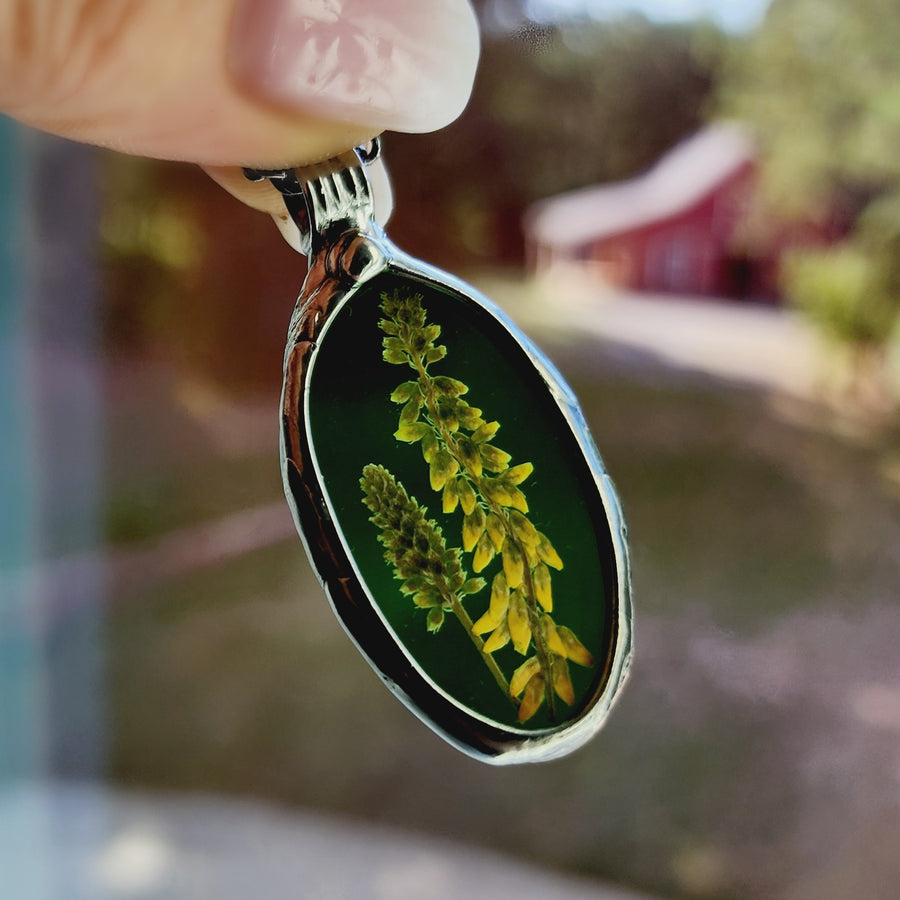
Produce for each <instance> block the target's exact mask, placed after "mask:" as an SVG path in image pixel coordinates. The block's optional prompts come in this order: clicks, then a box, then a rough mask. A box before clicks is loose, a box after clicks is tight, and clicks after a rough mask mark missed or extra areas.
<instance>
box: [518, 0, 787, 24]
mask: <svg viewBox="0 0 900 900" xmlns="http://www.w3.org/2000/svg"><path fill="white" fill-rule="evenodd" d="M768 5H769V0H529V11H530V13H531V14H532V15H533V16H534V17H535V18H537V19H552V18H556V17H558V16H560V15H566V14H575V15H578V14H581V15H585V14H587V15H591V16H596V17H597V18H601V19H602V18H606V17H609V16H616V15H621V14H622V13H625V12H640V13H643V14H644V15H645V16H647V18H648V19H653V20H655V21H658V22H681V21H687V20H691V19H701V18H706V19H710V20H712V21H713V22H716V23H717V24H719V25H721V26H722V27H723V28H726V29H728V30H729V31H745V30H747V29H750V28H753V27H754V26H755V25H757V24H758V23H759V21H760V20H761V19H762V16H763V14H764V13H765V10H766V7H767V6H768Z"/></svg>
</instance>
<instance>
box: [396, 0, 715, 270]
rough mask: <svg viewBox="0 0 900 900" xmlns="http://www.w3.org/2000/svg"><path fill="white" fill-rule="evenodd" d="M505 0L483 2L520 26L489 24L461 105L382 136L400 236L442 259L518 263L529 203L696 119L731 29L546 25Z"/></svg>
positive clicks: (619, 165)
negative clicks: (446, 123) (440, 121)
mask: <svg viewBox="0 0 900 900" xmlns="http://www.w3.org/2000/svg"><path fill="white" fill-rule="evenodd" d="M504 4H505V5H504ZM504 4H500V5H501V6H502V7H503V9H504V10H505V12H504V14H503V16H500V15H499V13H497V12H496V10H497V8H498V7H497V4H496V3H491V4H486V5H485V4H482V5H483V6H485V10H484V15H486V16H487V15H488V14H490V11H491V9H494V13H493V15H494V16H495V19H496V18H503V20H504V21H506V22H508V23H510V24H511V26H513V30H512V31H508V32H503V31H499V30H498V29H497V28H496V27H493V28H488V29H487V30H486V32H485V37H484V43H483V51H482V59H481V64H480V66H479V74H478V78H477V81H476V84H475V90H474V93H473V96H472V100H471V102H470V104H469V107H468V109H467V110H466V113H465V114H464V115H463V116H462V117H461V118H460V119H459V120H458V121H457V122H456V123H454V124H453V125H452V126H450V127H449V128H446V129H444V130H442V131H440V132H438V133H437V134H435V135H414V136H410V137H407V136H403V135H390V136H389V138H388V141H387V144H386V148H387V158H388V160H389V164H390V167H391V169H392V170H394V171H395V172H397V173H400V172H402V178H401V177H399V176H398V177H397V178H396V179H395V187H396V189H397V201H398V202H397V204H396V208H397V216H396V218H395V221H394V224H393V230H394V234H395V236H396V238H397V240H398V242H400V243H402V245H403V246H404V247H408V248H409V249H410V250H412V251H414V252H417V253H419V254H420V255H423V256H425V257H427V258H430V259H435V260H436V261H439V262H441V263H443V264H445V265H451V266H453V265H459V264H461V263H462V264H465V263H466V262H476V261H478V262H482V263H483V262H485V261H488V260H490V261H496V260H498V259H500V260H505V261H508V262H518V261H521V259H522V252H523V245H522V236H521V232H520V230H519V225H520V219H521V216H522V213H523V211H524V209H525V208H526V207H527V206H528V204H530V203H532V202H533V201H534V200H536V199H538V198H540V197H545V196H548V195H550V194H554V193H558V192H561V191H565V190H570V189H573V188H577V187H583V186H586V185H589V184H592V183H596V182H600V181H608V180H613V179H619V178H625V177H629V176H632V175H634V174H636V173H637V172H639V171H640V170H641V169H643V168H645V167H647V166H649V165H650V164H651V163H653V162H654V161H655V160H656V159H657V158H658V157H659V156H660V155H661V154H662V153H663V152H664V151H665V150H667V149H669V148H670V147H671V146H672V145H673V144H674V143H676V142H677V141H678V140H679V139H681V138H682V137H684V136H686V135H687V134H689V133H690V132H692V131H694V130H696V129H697V128H699V127H700V126H701V125H702V124H703V116H704V107H705V105H706V102H707V100H708V99H709V98H710V96H711V90H712V80H713V73H714V70H715V65H714V63H715V62H716V61H717V60H716V57H715V54H714V53H713V54H710V53H708V52H704V53H701V52H698V47H702V48H703V49H704V50H708V49H709V48H710V47H713V48H718V47H719V46H720V45H721V43H722V42H723V40H724V38H723V37H722V35H721V34H720V33H718V32H716V31H714V30H713V29H711V28H710V27H708V26H698V27H694V26H660V25H654V24H652V23H650V22H648V21H647V20H646V19H644V18H642V17H640V16H629V17H625V18H622V19H620V20H617V21H613V22H602V23H601V22H596V21H592V20H580V21H572V22H561V23H559V24H557V25H552V26H551V25H541V24H537V23H533V22H529V21H528V20H527V18H525V17H524V16H523V15H521V13H519V15H518V18H517V17H516V9H517V4H516V2H515V0H504ZM517 23H518V24H517ZM423 197H427V198H428V202H427V204H424V205H423V204H422V203H421V198H423Z"/></svg>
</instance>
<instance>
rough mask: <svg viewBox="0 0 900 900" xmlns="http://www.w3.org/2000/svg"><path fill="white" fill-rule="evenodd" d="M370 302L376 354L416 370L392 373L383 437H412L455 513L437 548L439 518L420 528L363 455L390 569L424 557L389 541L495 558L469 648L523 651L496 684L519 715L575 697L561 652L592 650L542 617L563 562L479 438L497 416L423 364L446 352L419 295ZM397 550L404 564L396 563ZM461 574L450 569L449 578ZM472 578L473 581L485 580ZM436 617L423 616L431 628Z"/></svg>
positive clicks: (566, 655)
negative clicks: (377, 336)
mask: <svg viewBox="0 0 900 900" xmlns="http://www.w3.org/2000/svg"><path fill="white" fill-rule="evenodd" d="M381 308H382V311H383V313H384V318H383V319H381V320H380V322H379V326H380V328H381V330H382V331H383V332H384V335H385V337H384V339H383V347H384V351H383V356H384V360H385V362H388V363H391V364H392V365H406V366H408V367H409V368H410V369H412V370H413V372H414V373H415V375H416V378H415V380H413V381H405V382H403V383H402V384H400V385H399V386H398V387H397V388H396V389H395V390H394V391H393V393H392V394H391V399H392V400H393V402H394V403H396V404H398V405H399V406H401V410H400V416H399V422H398V427H397V430H396V432H395V433H394V436H395V437H396V438H397V440H399V441H403V442H406V443H418V444H419V445H420V447H421V452H422V455H423V457H424V460H425V462H426V463H427V464H428V467H429V479H430V483H431V487H432V489H433V490H435V491H438V492H440V493H441V504H442V510H443V513H444V514H446V515H451V514H454V513H455V512H457V510H458V511H459V512H460V513H461V515H462V523H461V538H462V550H461V551H460V550H458V549H455V550H452V551H448V550H446V549H443V550H440V551H439V550H438V546H440V547H443V538H442V536H441V533H440V529H437V531H436V532H435V528H436V526H435V525H434V523H428V526H429V527H430V528H431V531H430V532H429V534H428V535H426V534H425V533H424V531H423V530H422V529H424V528H425V525H424V524H423V523H424V522H425V519H424V512H415V511H414V510H413V508H412V506H410V501H409V500H408V498H406V496H405V492H403V494H402V496H400V494H399V493H398V491H401V490H402V488H400V486H399V485H397V483H396V482H395V481H394V480H393V478H392V477H391V476H390V475H389V473H387V472H386V471H385V470H380V469H377V467H374V466H368V467H367V468H366V471H365V473H364V477H363V488H364V490H366V491H367V495H366V503H367V504H368V505H369V507H370V509H372V510H373V512H375V515H374V516H373V517H372V521H373V522H374V523H375V524H376V525H379V526H380V527H381V528H382V529H383V531H382V543H385V546H387V547H388V548H389V550H388V554H386V559H388V562H390V563H392V564H393V565H395V568H396V572H397V577H398V578H400V577H402V578H404V579H406V578H413V579H419V578H420V577H425V576H424V575H423V574H422V573H421V572H420V569H424V571H425V573H427V572H429V571H430V570H431V567H432V563H431V562H430V561H429V560H428V559H427V558H426V557H425V556H423V555H422V554H421V553H420V554H419V555H417V556H416V557H415V559H414V560H412V561H410V560H411V558H409V557H407V556H402V555H398V554H399V552H400V549H401V548H404V547H407V546H410V547H415V546H416V545H418V544H421V546H422V547H423V548H424V547H426V546H429V547H431V548H432V550H431V552H432V553H435V554H438V553H443V554H450V556H449V557H447V559H452V560H457V559H458V556H459V554H460V553H471V554H472V569H473V570H474V571H475V572H476V573H480V572H482V571H484V570H485V569H487V567H488V566H489V565H490V564H491V563H492V562H493V561H494V560H495V558H497V557H499V560H500V566H499V568H497V569H496V571H495V572H494V574H493V576H492V578H491V597H490V602H489V606H488V608H487V610H486V611H485V612H484V614H483V615H482V616H481V617H480V618H479V619H478V620H477V621H476V622H475V623H474V624H472V623H470V624H469V631H470V633H471V634H472V636H473V637H478V639H479V641H480V640H481V638H480V635H487V637H486V639H485V640H484V644H483V646H482V647H481V649H482V651H483V654H484V655H490V654H493V653H495V652H496V651H498V650H500V649H502V648H503V647H505V646H506V645H507V644H509V643H512V645H513V647H514V648H515V650H516V651H517V652H518V653H519V654H521V655H522V656H526V657H527V658H526V660H525V662H523V663H522V664H521V665H519V666H518V667H517V668H516V670H515V671H514V672H513V674H512V677H511V680H510V683H509V685H508V693H509V695H510V697H512V698H520V697H521V700H520V701H519V703H518V718H519V721H521V722H524V721H527V720H528V719H530V718H531V717H532V716H533V715H534V714H535V713H536V712H537V710H538V709H539V708H540V707H541V706H542V705H543V704H544V702H545V701H546V703H547V707H548V712H549V713H550V715H551V716H553V715H554V714H555V713H554V710H555V697H559V698H560V699H562V700H563V701H564V702H565V703H567V704H569V705H571V704H573V703H574V702H575V695H574V689H573V687H572V680H571V677H570V674H569V667H568V663H569V661H571V662H574V663H576V664H578V665H581V666H592V665H593V664H594V660H593V657H592V656H591V654H590V653H589V652H588V650H587V649H586V648H585V647H584V645H583V644H582V643H581V642H580V641H579V640H578V638H577V637H576V636H575V635H574V633H573V632H572V631H571V630H570V629H568V628H565V627H558V626H557V625H556V623H555V622H554V621H553V619H552V618H551V616H550V613H551V612H552V610H553V590H552V584H551V575H550V568H554V569H562V568H563V561H562V559H561V558H560V557H559V554H558V553H557V552H556V550H555V549H554V548H553V545H552V544H551V543H550V540H549V539H548V538H547V536H546V535H544V534H542V533H541V532H540V531H538V530H537V528H535V526H534V525H533V523H532V522H531V521H530V520H529V518H528V501H527V499H526V496H525V493H524V492H523V490H522V489H521V485H522V483H523V482H524V481H525V480H526V479H527V478H528V477H529V475H530V474H531V472H532V470H533V466H532V464H531V463H527V462H526V463H519V464H518V465H516V466H512V467H511V466H510V462H511V461H512V456H511V454H509V453H507V452H506V451H505V450H503V449H501V448H500V447H498V446H497V445H495V444H493V443H491V441H492V440H493V438H494V436H495V435H496V434H497V432H498V431H499V429H500V423H499V422H497V421H486V420H485V419H484V418H483V414H482V410H480V409H478V408H476V407H474V406H472V405H471V404H470V403H469V402H468V401H467V400H466V399H465V395H467V394H468V391H469V388H468V386H467V385H466V384H464V383H463V382H461V381H459V380H458V379H455V378H451V377H448V376H446V375H442V374H434V373H432V372H431V370H430V369H431V366H432V365H433V364H434V363H437V362H439V361H440V360H442V359H444V357H445V356H446V355H447V348H446V346H444V345H443V344H439V343H438V339H439V338H440V334H441V329H440V326H439V325H435V324H429V323H428V321H427V317H426V312H425V309H424V308H423V306H422V296H421V294H406V293H403V292H401V291H394V292H393V293H392V294H387V293H384V294H382V306H381ZM376 474H377V476H378V478H379V479H380V482H379V483H380V484H390V486H391V487H390V490H389V491H388V492H387V494H385V492H384V490H383V489H381V494H379V493H378V492H377V491H375V490H374V489H373V488H371V487H370V486H369V482H370V481H372V482H373V483H374V479H375V477H376ZM395 495H396V496H397V497H400V499H395ZM412 503H413V505H414V501H412ZM395 509H397V510H401V511H400V512H398V511H395ZM403 510H405V512H402V511H403ZM404 516H406V517H407V518H404ZM385 529H387V530H385ZM435 534H436V535H437V536H436V537H435ZM410 552H412V551H411V550H410ZM440 559H441V560H442V563H441V565H442V566H443V565H446V562H445V561H444V557H443V556H441V557H440ZM400 561H403V563H404V566H406V568H401V566H400ZM413 563H414V564H413ZM407 572H408V573H409V574H407ZM462 577H463V576H461V575H459V576H456V578H457V580H459V579H460V578H462ZM477 582H478V590H479V591H480V590H481V587H483V586H484V584H485V582H484V581H483V580H482V579H478V580H477ZM461 583H462V582H460V584H461ZM419 587H420V581H419V580H414V584H413V586H412V588H410V587H408V586H407V583H406V582H405V587H404V590H405V591H406V592H410V591H411V590H413V589H414V588H419ZM458 589H459V587H458V586H456V587H452V588H451V590H454V591H455V590H458ZM429 590H431V591H432V593H431V594H429V596H433V597H434V599H435V603H437V602H438V601H439V600H440V598H441V597H443V596H444V595H443V594H441V592H440V590H438V589H437V588H436V587H435V586H432V587H431V588H429ZM445 602H446V601H445ZM448 608H449V607H448ZM429 627H431V621H430V620H429ZM438 627H440V626H439V622H437V619H435V627H434V628H433V630H437V628H438ZM532 647H533V653H532ZM529 654H531V655H529Z"/></svg>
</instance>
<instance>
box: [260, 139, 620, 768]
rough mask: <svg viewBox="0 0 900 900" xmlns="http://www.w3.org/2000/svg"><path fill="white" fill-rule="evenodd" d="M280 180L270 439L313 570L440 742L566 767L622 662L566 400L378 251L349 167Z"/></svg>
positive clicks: (527, 360) (514, 346) (356, 167)
mask: <svg viewBox="0 0 900 900" xmlns="http://www.w3.org/2000/svg"><path fill="white" fill-rule="evenodd" d="M298 175H299V178H298V180H297V181H296V182H293V181H290V183H289V184H288V185H287V188H286V186H285V184H284V182H282V183H280V184H279V183H278V182H275V180H274V179H273V182H274V183H276V184H277V185H278V186H279V187H280V188H281V189H282V191H283V193H285V195H286V203H287V206H288V208H289V210H290V211H291V213H292V215H293V217H294V219H295V221H298V223H299V224H301V226H302V227H303V229H304V231H305V233H306V234H307V235H308V236H309V246H308V248H307V249H308V251H309V256H310V269H309V273H308V275H307V278H306V281H305V283H304V287H303V290H302V292H301V295H300V298H299V300H298V304H297V307H296V309H295V313H294V317H293V319H292V322H291V327H290V332H289V337H288V346H287V351H286V356H285V381H284V392H283V397H282V430H281V443H282V453H283V474H284V481H285V491H286V494H287V497H288V501H289V503H290V505H291V508H292V510H293V512H294V517H295V521H296V523H297V526H298V530H299V531H300V534H301V535H302V537H303V539H304V543H305V545H306V548H307V551H308V553H309V556H310V560H311V562H312V565H313V567H314V568H315V570H316V572H317V574H318V576H319V578H320V580H321V582H322V584H323V586H324V588H325V591H326V593H327V595H328V597H329V599H330V601H331V603H332V606H333V608H334V610H335V613H336V614H337V616H338V618H339V619H340V621H341V622H342V624H343V625H344V627H345V629H346V630H347V632H348V633H349V635H350V636H351V638H352V639H353V640H354V641H355V643H356V644H357V646H358V647H359V649H360V650H361V652H362V653H363V654H364V656H365V657H366V658H367V659H368V660H369V662H370V663H371V665H372V666H373V668H374V669H375V670H376V672H378V674H379V675H380V676H381V678H382V679H383V681H384V682H385V683H386V684H387V685H388V687H389V688H390V689H391V690H392V691H393V692H394V693H395V694H396V695H397V696H398V697H399V698H400V699H401V700H402V701H403V702H404V703H405V704H406V705H407V706H408V707H410V708H411V709H412V710H413V711H414V712H415V713H416V714H417V715H419V716H420V717H421V718H422V719H423V720H424V721H425V722H426V723H427V724H428V725H429V726H430V727H431V728H433V729H434V730H435V731H436V732H437V733H438V734H440V735H441V736H442V737H444V738H445V739H447V740H448V741H450V742H451V743H452V744H454V745H455V746H457V747H458V748H459V749H461V750H463V751H464V752H466V753H468V754H469V755H472V756H475V757H477V758H480V759H483V760H485V761H488V762H494V763H509V762H525V761H537V760H545V759H552V758H555V757H557V756H560V755H563V754H565V753H567V752H570V751H571V750H573V749H575V748H576V747H578V746H580V745H581V744H583V743H584V742H585V741H586V740H588V738H590V737H591V735H593V734H594V732H596V731H597V729H598V728H599V727H600V725H601V724H602V721H603V719H604V718H605V715H606V713H607V711H608V709H609V707H610V704H611V703H612V700H613V698H614V696H615V694H616V692H617V691H618V689H619V687H620V686H621V683H622V681H623V678H624V676H625V673H626V670H627V667H628V664H629V661H630V656H631V607H630V581H629V569H628V554H627V547H626V543H625V526H624V523H623V521H622V516H621V511H620V508H619V503H618V500H617V498H616V494H615V491H614V489H613V486H612V483H611V482H610V480H609V477H608V476H607V475H606V473H605V471H604V469H603V466H602V464H601V461H600V458H599V456H598V454H597V451H596V449H595V447H594V444H593V441H592V440H591V437H590V435H589V433H588V431H587V428H586V426H585V423H584V419H583V417H582V415H581V412H580V410H579V408H578V406H577V403H576V401H575V398H574V397H573V395H572V394H571V392H570V391H569V389H568V388H567V386H566V385H565V384H564V382H563V380H562V379H561V377H560V376H559V375H558V373H556V372H555V370H554V369H553V368H552V366H551V365H550V364H549V362H548V361H547V360H546V359H545V358H544V357H543V356H542V355H541V354H540V353H539V352H538V351H537V350H536V349H535V347H534V346H533V345H532V344H531V343H530V342H529V341H528V340H527V339H526V338H525V337H524V336H523V335H522V334H521V333H519V332H518V330H517V329H516V328H515V327H514V326H513V325H511V323H509V322H508V321H507V320H506V319H505V317H504V316H503V315H502V314H501V313H499V311H498V310H497V309H496V308H494V307H493V306H492V305H491V304H490V303H488V302H487V301H486V300H484V299H483V298H481V297H479V296H478V295H477V294H476V292H475V291H473V290H472V289H471V288H469V287H468V286H466V285H464V284H462V283H461V282H459V281H457V280H456V279H454V278H452V277H451V276H449V275H446V274H445V273H442V272H438V271H437V270H435V269H432V268H430V267H428V266H426V265H424V264H422V263H420V262H418V261H416V260H413V259H411V258H409V257H407V256H406V255H404V254H403V253H401V252H400V251H399V250H397V249H396V248H395V247H394V246H393V245H392V244H390V242H389V241H388V240H387V238H386V237H385V235H384V233H383V232H382V231H381V229H380V228H379V226H377V225H376V224H375V223H374V221H373V217H372V209H371V198H370V194H369V187H368V181H367V180H366V177H365V172H364V169H363V162H362V160H361V158H360V157H359V156H358V155H357V154H356V153H353V154H345V156H344V157H342V158H341V159H339V160H335V161H331V162H330V163H327V164H324V165H323V166H321V167H318V168H317V169H316V170H314V171H310V172H300V173H298ZM269 177H271V173H269ZM301 199H302V202H301Z"/></svg>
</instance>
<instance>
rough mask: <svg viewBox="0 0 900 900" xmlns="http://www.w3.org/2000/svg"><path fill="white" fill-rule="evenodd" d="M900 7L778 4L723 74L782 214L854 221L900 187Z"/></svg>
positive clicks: (724, 101)
mask: <svg viewBox="0 0 900 900" xmlns="http://www.w3.org/2000/svg"><path fill="white" fill-rule="evenodd" d="M898 71H900V7H898V6H897V4H896V3H894V2H893V0H859V2H854V3H846V2H844V0H775V2H773V3H772V6H771V7H770V9H769V12H768V15H767V16H766V18H765V21H764V22H763V25H762V26H761V27H760V29H759V31H758V32H757V33H756V34H755V35H754V36H753V37H752V38H751V39H749V40H748V41H747V42H746V43H745V44H744V45H742V46H740V47H738V48H737V49H736V51H735V52H734V53H733V55H732V56H731V58H730V60H729V62H728V65H727V66H726V67H725V69H724V71H723V77H722V83H721V89H720V103H719V108H720V111H721V112H724V113H725V114H727V115H732V116H737V117H738V118H740V119H742V120H744V121H748V122H751V123H752V124H753V125H754V127H755V129H756V131H757V133H758V134H759V136H760V139H761V141H762V144H763V147H764V150H765V153H766V165H765V169H764V189H765V191H766V202H767V203H768V204H769V205H771V206H773V207H774V208H776V209H778V210H779V211H783V210H787V211H789V212H805V213H808V212H809V210H818V211H819V212H820V213H822V214H823V215H825V214H827V213H828V212H829V211H830V209H831V207H832V205H833V204H834V203H835V202H840V203H841V204H842V206H844V208H846V209H847V211H848V213H849V214H850V215H851V217H855V215H856V214H857V213H858V212H860V211H861V210H862V209H863V208H864V207H865V206H866V205H867V203H868V202H869V200H870V199H872V198H873V197H875V196H878V195H880V194H881V193H883V192H884V191H885V190H886V189H890V188H891V187H893V186H895V185H897V184H898V181H900V156H898V154H897V152H896V148H897V143H898V138H900V85H898V82H897V72H898Z"/></svg>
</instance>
